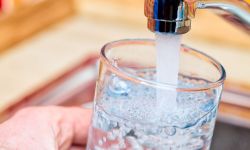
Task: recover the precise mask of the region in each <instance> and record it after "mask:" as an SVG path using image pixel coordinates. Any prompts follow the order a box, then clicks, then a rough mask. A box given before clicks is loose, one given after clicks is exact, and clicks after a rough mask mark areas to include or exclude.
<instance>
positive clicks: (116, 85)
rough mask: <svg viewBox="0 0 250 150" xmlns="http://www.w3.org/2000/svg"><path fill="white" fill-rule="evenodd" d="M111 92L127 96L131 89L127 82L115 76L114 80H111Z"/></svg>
mask: <svg viewBox="0 0 250 150" xmlns="http://www.w3.org/2000/svg"><path fill="white" fill-rule="evenodd" d="M109 90H110V91H111V92H112V93H113V94H116V95H124V96H127V95H128V92H129V91H130V88H129V85H128V84H127V83H126V82H125V81H123V80H121V79H119V78H118V77H116V76H114V77H113V78H111V81H110V83H109Z"/></svg>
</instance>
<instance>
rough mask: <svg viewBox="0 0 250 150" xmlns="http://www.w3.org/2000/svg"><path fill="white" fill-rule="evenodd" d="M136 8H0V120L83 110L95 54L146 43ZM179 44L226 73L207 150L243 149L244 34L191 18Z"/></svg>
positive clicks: (203, 16) (248, 43)
mask: <svg viewBox="0 0 250 150" xmlns="http://www.w3.org/2000/svg"><path fill="white" fill-rule="evenodd" d="M143 7H144V0H136V1H135V0H0V119H1V120H5V119H6V118H8V117H9V116H10V115H11V114H13V113H14V112H15V111H17V110H18V109H20V108H22V107H26V106H31V105H65V106H72V105H82V104H83V103H87V102H90V101H91V100H92V99H93V93H94V87H95V85H94V84H95V78H96V75H97V72H96V60H97V59H98V53H99V50H100V48H101V47H102V46H103V45H104V44H105V43H107V42H110V41H113V40H117V39H123V38H153V37H154V34H153V33H151V32H149V31H148V29H147V26H146V17H144V9H143ZM183 43H184V44H187V45H189V46H191V47H193V48H195V49H198V50H201V51H203V52H205V53H208V54H209V55H211V56H212V57H214V58H216V59H217V60H219V61H220V62H221V63H222V64H223V65H224V66H225V68H226V70H227V75H228V77H227V81H226V84H225V92H224V94H223V97H222V102H221V105H220V112H219V117H218V123H217V126H216V131H215V137H214V143H213V146H212V149H215V150H231V149H232V150H235V149H238V150H241V149H242V150H246V149H250V143H249V142H248V141H250V35H249V33H244V32H242V31H241V30H239V29H237V28H236V27H234V26H233V25H231V24H229V23H227V22H225V21H224V20H222V19H221V18H220V17H218V16H216V15H215V14H214V13H213V12H210V11H208V10H199V11H198V12H197V15H196V17H195V19H194V20H193V21H192V29H191V31H190V32H189V33H187V34H185V35H183ZM197 65H198V64H197Z"/></svg>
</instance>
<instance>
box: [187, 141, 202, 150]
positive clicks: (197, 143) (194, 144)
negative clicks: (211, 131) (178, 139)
mask: <svg viewBox="0 0 250 150" xmlns="http://www.w3.org/2000/svg"><path fill="white" fill-rule="evenodd" d="M188 145H189V146H188V147H189V149H201V148H203V145H204V142H203V140H202V139H200V138H193V139H191V140H190V141H189V143H188Z"/></svg>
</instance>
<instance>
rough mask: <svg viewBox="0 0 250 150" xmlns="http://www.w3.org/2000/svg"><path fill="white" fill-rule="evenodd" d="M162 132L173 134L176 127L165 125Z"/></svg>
mask: <svg viewBox="0 0 250 150" xmlns="http://www.w3.org/2000/svg"><path fill="white" fill-rule="evenodd" d="M164 132H165V133H166V134H167V135H169V136H173V135H175V133H176V129H175V128H174V127H166V128H165V129H164Z"/></svg>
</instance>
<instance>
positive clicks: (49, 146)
mask: <svg viewBox="0 0 250 150" xmlns="http://www.w3.org/2000/svg"><path fill="white" fill-rule="evenodd" d="M91 112H92V111H91V110H88V109H83V108H64V107H52V106H51V107H30V108H25V109H23V110H20V111H19V112H17V113H16V114H15V115H14V116H13V117H12V118H10V119H9V120H7V121H6V122H4V123H3V124H1V125H0V150H69V149H70V150H81V149H84V145H85V144H86V141H87V134H88V126H89V124H90V120H91Z"/></svg>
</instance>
